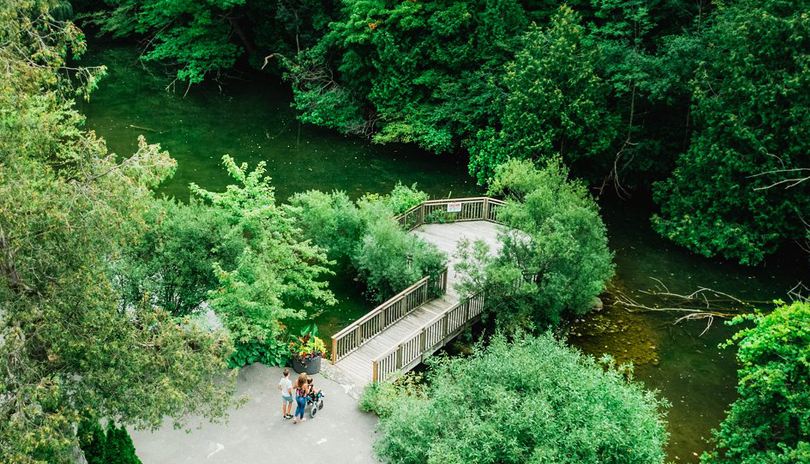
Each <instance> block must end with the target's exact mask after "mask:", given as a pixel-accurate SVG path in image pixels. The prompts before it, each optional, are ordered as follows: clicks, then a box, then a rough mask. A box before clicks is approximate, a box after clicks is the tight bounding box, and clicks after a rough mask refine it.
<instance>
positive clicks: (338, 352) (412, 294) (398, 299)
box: [332, 268, 447, 364]
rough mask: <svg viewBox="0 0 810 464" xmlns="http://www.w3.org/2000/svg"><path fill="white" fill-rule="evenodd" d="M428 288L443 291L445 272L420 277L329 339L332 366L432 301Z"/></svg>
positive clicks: (445, 289) (445, 281)
mask: <svg viewBox="0 0 810 464" xmlns="http://www.w3.org/2000/svg"><path fill="white" fill-rule="evenodd" d="M431 287H433V288H434V289H435V290H437V291H438V292H437V293H444V292H445V291H447V268H444V269H443V270H442V271H441V272H440V273H439V274H438V275H437V276H435V277H433V278H431V277H430V276H428V277H423V278H422V279H420V280H419V281H418V282H416V283H415V284H413V285H411V286H410V287H408V288H406V289H405V290H403V291H401V292H399V293H398V294H396V295H394V296H393V297H392V298H389V299H388V300H387V301H385V302H384V303H382V304H381V305H379V306H377V307H376V308H374V309H372V310H371V311H369V312H368V313H366V314H365V315H364V316H363V317H361V318H360V319H358V320H356V321H354V322H353V323H351V324H349V325H348V326H347V327H345V328H344V329H342V330H340V331H339V332H338V333H336V334H334V335H332V364H335V363H337V362H338V360H339V359H341V358H343V357H345V356H346V355H348V354H349V353H351V352H352V351H354V350H356V349H357V348H359V347H360V346H362V345H363V344H364V343H365V342H367V341H368V340H370V339H371V338H373V337H374V336H375V335H377V334H379V333H380V332H382V331H383V330H385V329H387V328H388V327H390V326H391V325H393V324H394V323H395V322H397V321H399V320H400V319H402V318H403V317H405V316H407V315H408V314H409V313H410V312H411V311H413V310H414V309H416V308H417V307H419V306H420V305H422V304H424V303H426V302H427V301H429V300H430V299H432V298H433V297H434V296H435V295H434V294H433V293H432V292H431Z"/></svg>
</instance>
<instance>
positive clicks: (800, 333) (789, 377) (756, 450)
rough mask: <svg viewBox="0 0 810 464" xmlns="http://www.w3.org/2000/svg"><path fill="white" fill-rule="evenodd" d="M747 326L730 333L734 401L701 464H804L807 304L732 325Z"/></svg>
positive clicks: (809, 334) (808, 410)
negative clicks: (750, 324)
mask: <svg viewBox="0 0 810 464" xmlns="http://www.w3.org/2000/svg"><path fill="white" fill-rule="evenodd" d="M748 321H752V322H753V323H754V326H753V327H748V328H744V329H742V330H741V331H739V332H737V333H736V334H734V337H733V338H732V340H730V341H729V342H728V344H727V345H730V344H736V345H737V347H738V351H737V361H738V363H739V365H740V369H739V371H738V377H739V381H738V384H737V393H738V394H739V398H738V399H737V400H736V401H734V403H733V404H732V405H731V409H730V410H729V411H728V416H727V417H726V419H725V420H724V421H723V423H722V424H720V428H719V429H718V430H716V431H715V432H714V442H715V445H716V449H715V450H714V451H712V452H709V453H704V454H703V456H701V462H702V463H703V464H732V463H734V464H737V463H742V464H766V463H767V464H788V463H790V464H798V463H808V462H810V439H809V438H808V437H810V421H809V420H808V417H810V384H808V381H807V379H808V378H810V303H808V302H806V301H804V302H802V301H797V302H794V303H792V304H781V305H780V306H779V307H777V308H776V310H774V311H773V312H772V313H770V314H762V313H757V314H751V315H748V316H740V317H737V318H735V319H734V321H733V322H732V323H733V324H740V323H742V322H748Z"/></svg>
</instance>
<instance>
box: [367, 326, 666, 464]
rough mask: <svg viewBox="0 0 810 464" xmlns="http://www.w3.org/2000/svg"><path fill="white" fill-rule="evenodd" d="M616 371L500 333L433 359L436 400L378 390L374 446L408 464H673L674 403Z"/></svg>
mask: <svg viewBox="0 0 810 464" xmlns="http://www.w3.org/2000/svg"><path fill="white" fill-rule="evenodd" d="M433 359H436V358H433ZM605 362H607V360H605ZM612 367H613V366H612V364H610V363H608V364H607V368H605V366H603V365H600V364H597V363H596V362H595V361H594V360H593V359H592V358H590V357H585V356H583V355H581V354H580V353H579V352H578V351H576V350H574V349H572V348H568V347H566V346H564V345H563V344H562V343H560V342H558V341H556V340H554V338H553V337H552V336H550V335H548V334H545V335H542V336H540V337H523V336H521V337H518V338H517V339H516V340H515V341H514V343H513V344H510V343H508V342H507V340H506V339H505V337H503V336H500V335H498V336H495V337H494V338H493V339H492V342H491V344H490V345H489V346H488V347H487V348H485V349H480V348H479V349H478V350H477V351H476V353H475V354H473V355H472V356H471V357H469V358H454V359H445V360H439V361H438V362H433V363H432V369H431V370H430V371H429V372H428V378H429V380H430V383H429V385H430V386H429V387H427V388H426V394H423V395H420V394H413V392H412V391H404V392H400V393H398V394H394V395H391V394H388V391H387V390H386V389H388V388H390V387H376V388H378V389H380V391H377V392H376V393H372V394H371V397H372V398H373V395H377V397H376V399H375V402H376V403H378V404H379V403H381V399H382V398H383V395H380V393H381V392H384V393H385V395H384V397H385V401H386V407H385V408H379V407H376V409H375V410H377V411H380V412H381V417H380V422H379V433H380V438H379V440H378V441H377V442H376V443H375V445H374V449H375V451H376V453H377V455H378V456H379V457H380V459H381V460H382V461H384V462H388V463H401V464H417V463H419V464H422V463H428V464H439V463H441V464H462V463H463V464H471V463H475V464H489V463H492V464H495V463H498V464H511V463H521V464H523V463H526V462H533V463H543V464H561V463H566V464H581V463H582V464H584V463H589V464H590V463H595V462H598V463H600V464H614V463H615V464H618V463H622V464H661V463H663V462H664V451H663V446H664V445H665V444H666V442H667V432H666V429H665V423H664V420H663V415H662V412H661V408H662V407H663V406H664V403H663V402H662V401H661V400H658V399H657V398H656V396H655V394H654V393H653V392H649V391H646V390H644V389H643V388H642V387H641V386H640V384H638V383H635V382H631V381H629V380H627V379H626V377H625V374H624V373H622V372H619V371H618V370H616V369H613V368H612Z"/></svg>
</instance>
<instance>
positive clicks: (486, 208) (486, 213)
mask: <svg viewBox="0 0 810 464" xmlns="http://www.w3.org/2000/svg"><path fill="white" fill-rule="evenodd" d="M482 219H483V220H485V221H489V197H487V198H484V217H483V218H482Z"/></svg>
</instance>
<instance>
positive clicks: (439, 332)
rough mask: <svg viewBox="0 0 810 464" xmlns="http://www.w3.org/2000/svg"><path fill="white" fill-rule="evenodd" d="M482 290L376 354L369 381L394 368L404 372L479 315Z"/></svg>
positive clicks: (482, 305)
mask: <svg viewBox="0 0 810 464" xmlns="http://www.w3.org/2000/svg"><path fill="white" fill-rule="evenodd" d="M483 310H484V293H483V292H480V293H478V294H476V295H474V296H472V297H470V298H465V299H464V300H462V301H461V302H459V303H458V304H456V305H454V306H451V307H450V308H448V309H447V310H445V311H444V312H442V313H441V314H439V315H438V316H436V317H435V318H434V319H432V320H431V321H430V322H428V323H426V324H425V325H423V326H422V327H421V328H420V329H417V330H416V331H415V332H413V333H412V334H411V335H409V336H407V337H405V338H404V339H403V340H402V341H401V342H399V343H398V344H397V345H396V346H394V347H393V348H391V349H390V350H388V351H386V352H385V353H383V354H381V355H379V356H377V358H376V359H375V360H374V366H373V367H372V375H371V377H372V381H373V382H380V381H384V380H387V379H388V378H389V377H391V375H393V374H394V373H395V372H397V371H408V370H410V369H411V368H413V367H414V366H416V365H417V364H419V363H421V362H422V361H424V360H425V358H427V357H428V356H430V355H432V354H433V353H434V352H436V350H438V349H439V348H441V347H442V346H444V345H445V344H446V343H447V342H448V341H450V340H451V339H452V338H453V337H455V336H456V335H458V333H459V332H461V330H462V329H463V328H464V325H465V324H467V323H468V322H470V321H472V320H473V319H475V318H477V317H478V316H480V315H481V313H482V312H483Z"/></svg>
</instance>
